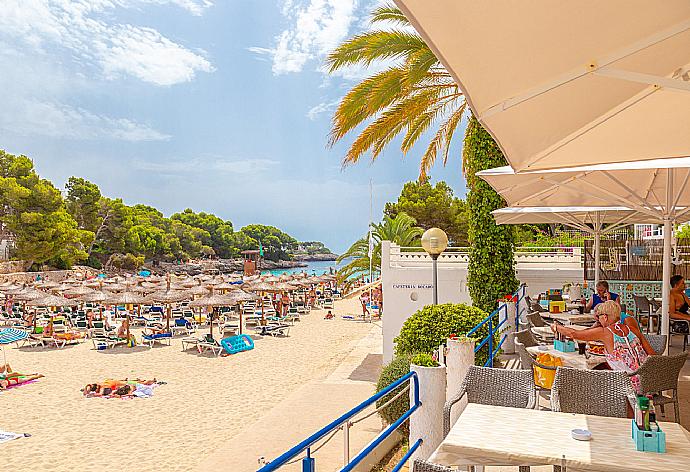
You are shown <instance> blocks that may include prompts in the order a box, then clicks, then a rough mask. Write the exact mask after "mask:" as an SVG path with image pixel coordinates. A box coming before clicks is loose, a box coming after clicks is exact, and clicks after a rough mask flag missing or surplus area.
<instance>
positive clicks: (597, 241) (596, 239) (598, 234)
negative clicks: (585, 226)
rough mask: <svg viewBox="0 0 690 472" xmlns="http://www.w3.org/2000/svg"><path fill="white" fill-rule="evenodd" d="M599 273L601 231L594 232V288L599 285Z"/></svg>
mask: <svg viewBox="0 0 690 472" xmlns="http://www.w3.org/2000/svg"><path fill="white" fill-rule="evenodd" d="M600 271H601V231H599V230H598V229H597V230H596V231H595V232H594V288H595V289H596V287H597V284H598V283H599V278H600V275H599V272H600Z"/></svg>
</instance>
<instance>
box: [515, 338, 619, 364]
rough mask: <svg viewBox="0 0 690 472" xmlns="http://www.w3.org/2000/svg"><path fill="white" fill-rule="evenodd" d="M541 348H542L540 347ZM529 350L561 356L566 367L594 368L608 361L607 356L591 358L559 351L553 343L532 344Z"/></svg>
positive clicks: (531, 352)
mask: <svg viewBox="0 0 690 472" xmlns="http://www.w3.org/2000/svg"><path fill="white" fill-rule="evenodd" d="M540 348H541V349H540ZM527 352H529V353H530V354H532V355H534V356H536V355H537V354H539V353H543V352H545V353H547V354H551V355H552V356H554V357H560V358H561V359H563V366H564V367H572V368H573V369H593V368H594V367H596V366H598V365H599V364H601V363H602V362H606V358H605V357H603V356H589V358H587V357H585V356H584V355H581V354H578V353H577V351H575V352H561V351H557V350H556V349H555V348H554V347H553V344H543V345H541V346H530V347H528V348H527Z"/></svg>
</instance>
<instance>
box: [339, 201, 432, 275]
mask: <svg viewBox="0 0 690 472" xmlns="http://www.w3.org/2000/svg"><path fill="white" fill-rule="evenodd" d="M423 232H424V230H423V229H422V228H420V227H418V226H415V220H414V218H412V217H411V216H409V215H408V214H406V213H402V212H401V213H398V214H397V215H396V216H395V218H391V217H390V216H388V215H384V217H383V221H382V222H381V223H376V224H374V225H372V230H371V236H372V241H373V248H372V249H373V250H372V254H371V266H372V267H373V268H374V269H378V268H379V267H381V242H382V241H391V242H393V243H395V244H398V245H400V246H417V245H419V241H420V237H421V236H422V233H423ZM347 259H351V260H350V261H349V262H348V263H347V264H345V265H344V266H343V267H342V268H341V269H339V270H338V275H339V277H340V278H341V279H344V280H347V279H349V278H351V277H360V276H362V275H365V274H368V273H369V235H368V234H367V235H366V236H364V237H363V238H361V239H358V240H357V241H355V243H354V244H353V245H352V246H350V248H349V249H348V250H347V251H345V252H344V253H343V254H341V255H340V257H338V259H337V262H338V264H340V263H341V262H343V261H345V260H347Z"/></svg>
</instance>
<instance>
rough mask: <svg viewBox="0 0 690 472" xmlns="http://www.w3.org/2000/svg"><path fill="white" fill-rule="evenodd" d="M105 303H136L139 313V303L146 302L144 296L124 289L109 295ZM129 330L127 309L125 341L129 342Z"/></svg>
mask: <svg viewBox="0 0 690 472" xmlns="http://www.w3.org/2000/svg"><path fill="white" fill-rule="evenodd" d="M105 301H106V303H110V304H112V305H136V306H137V312H138V313H141V305H142V304H144V303H146V298H145V297H143V296H141V295H139V294H137V293H133V292H130V291H124V292H120V293H113V294H112V295H111V296H110V297H108V298H106V300H105ZM129 338H130V332H129V311H128V312H127V341H128V343H129Z"/></svg>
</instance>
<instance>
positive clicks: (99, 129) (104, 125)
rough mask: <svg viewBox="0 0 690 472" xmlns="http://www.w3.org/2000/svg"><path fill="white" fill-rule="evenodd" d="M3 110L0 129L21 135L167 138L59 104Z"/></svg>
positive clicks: (29, 102) (20, 104)
mask: <svg viewBox="0 0 690 472" xmlns="http://www.w3.org/2000/svg"><path fill="white" fill-rule="evenodd" d="M4 107H5V110H4V111H3V113H2V114H0V129H3V130H5V131H8V132H11V133H15V134H18V135H23V136H47V137H51V138H67V139H86V140H89V139H99V138H105V139H117V140H122V141H133V142H139V141H161V140H167V139H169V138H170V136H169V135H166V134H163V133H161V132H159V131H156V130H155V129H153V128H151V127H150V126H148V125H146V124H143V123H137V122H135V121H132V120H128V119H126V118H112V117H109V116H104V115H98V114H95V113H92V112H90V111H88V110H84V109H82V108H76V107H71V106H69V105H64V104H61V103H54V102H41V101H38V100H33V99H24V100H18V101H10V102H6V103H5V104H4Z"/></svg>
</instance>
